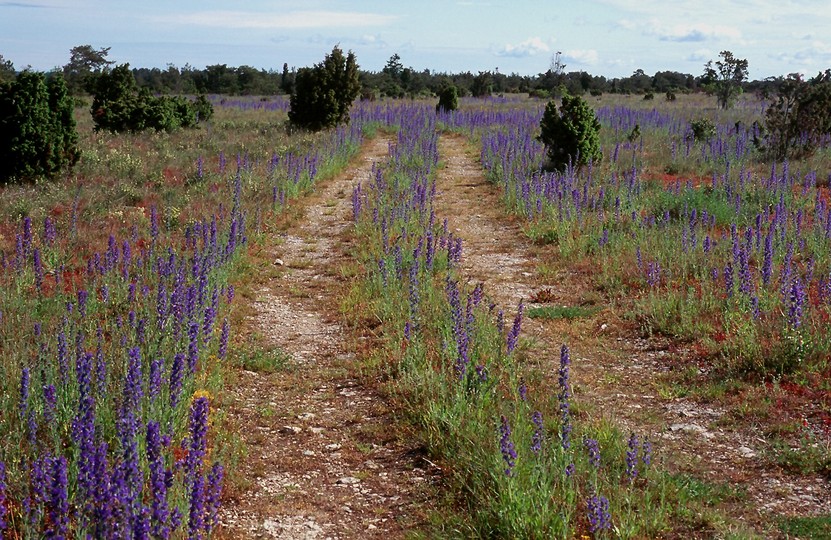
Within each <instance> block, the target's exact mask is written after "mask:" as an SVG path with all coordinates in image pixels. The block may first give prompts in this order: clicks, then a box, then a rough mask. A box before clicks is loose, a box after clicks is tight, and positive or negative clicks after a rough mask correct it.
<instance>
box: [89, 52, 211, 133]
mask: <svg viewBox="0 0 831 540" xmlns="http://www.w3.org/2000/svg"><path fill="white" fill-rule="evenodd" d="M92 90H93V99H92V108H91V112H92V119H93V121H94V122H95V129H96V130H101V129H106V130H108V131H113V132H121V131H131V132H139V131H144V130H146V129H154V130H156V131H173V130H176V129H179V128H182V127H193V126H195V125H196V123H197V122H198V121H204V120H207V119H208V118H210V117H211V116H212V115H213V106H212V105H211V104H210V103H209V102H208V100H207V99H205V96H199V98H197V100H196V102H195V103H194V102H191V101H190V100H188V99H186V98H183V97H170V96H162V97H155V96H153V94H151V93H150V90H149V89H147V88H142V89H141V90H139V89H138V87H137V85H136V80H135V78H134V77H133V73H132V72H131V71H130V66H129V64H123V65H121V66H117V67H116V68H114V69H113V70H112V71H110V72H108V73H103V74H101V75H99V76H98V77H96V78H95V80H94V83H93V85H92Z"/></svg>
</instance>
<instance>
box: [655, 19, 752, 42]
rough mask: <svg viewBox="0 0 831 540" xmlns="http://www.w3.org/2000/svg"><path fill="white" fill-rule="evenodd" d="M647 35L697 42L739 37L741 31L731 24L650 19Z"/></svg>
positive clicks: (661, 38)
mask: <svg viewBox="0 0 831 540" xmlns="http://www.w3.org/2000/svg"><path fill="white" fill-rule="evenodd" d="M646 34H647V35H652V36H657V37H658V39H660V40H661V41H680V42H699V41H707V40H710V39H722V38H726V39H734V40H736V39H741V37H742V33H741V32H740V31H739V30H738V29H737V28H734V27H732V26H726V25H721V24H707V23H695V24H685V23H682V24H675V25H668V24H665V23H662V22H660V21H658V20H656V19H651V20H650V21H649V24H648V26H647V29H646Z"/></svg>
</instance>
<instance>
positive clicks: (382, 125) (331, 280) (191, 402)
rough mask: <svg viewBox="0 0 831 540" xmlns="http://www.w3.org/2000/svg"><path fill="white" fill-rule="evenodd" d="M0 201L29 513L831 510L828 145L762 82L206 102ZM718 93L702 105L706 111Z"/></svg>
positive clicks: (760, 513)
mask: <svg viewBox="0 0 831 540" xmlns="http://www.w3.org/2000/svg"><path fill="white" fill-rule="evenodd" d="M213 102H214V106H215V108H216V115H215V116H214V118H213V119H212V120H211V121H210V122H209V123H207V124H206V125H203V126H201V127H199V128H197V129H190V130H180V131H176V132H174V133H171V134H166V133H156V134H139V135H113V134H106V133H99V132H95V131H93V129H92V122H91V119H90V117H89V113H88V108H85V107H78V108H77V109H76V111H75V112H76V117H77V120H78V124H79V133H80V135H81V143H80V146H81V151H82V155H81V159H80V161H79V163H78V164H77V166H76V167H75V169H74V170H73V172H72V173H70V174H69V175H67V176H66V177H65V178H61V179H57V180H55V181H52V182H48V181H44V182H40V183H37V184H31V185H23V186H6V187H4V188H2V189H3V192H2V197H0V284H2V286H1V287H0V358H2V361H0V370H2V371H1V372H0V373H1V374H2V377H0V380H2V383H0V384H2V392H0V400H2V403H0V411H2V412H0V430H2V433H4V434H7V436H6V437H4V439H3V441H2V443H0V461H2V463H3V464H4V467H3V469H2V474H0V480H1V481H0V508H2V510H3V513H2V516H0V517H2V521H3V524H4V525H5V527H4V529H5V532H6V534H7V536H9V537H12V538H16V537H21V538H23V537H25V538H34V537H40V536H48V537H64V536H67V535H69V536H75V535H76V533H77V535H79V537H80V536H82V535H84V533H85V534H88V535H91V537H108V538H109V537H129V536H134V537H142V538H146V537H153V538H179V537H190V538H201V537H206V536H211V535H213V536H218V537H221V538H240V537H257V536H266V537H269V536H271V537H280V538H318V537H319V538H326V537H350V538H381V537H390V536H392V537H408V538H433V537H435V538H453V537H458V538H471V537H474V538H480V537H481V538H550V537H555V538H574V537H577V538H579V537H586V538H589V537H594V538H616V537H621V538H658V537H660V538H713V537H719V538H772V537H773V538H776V537H782V538H785V537H789V538H819V537H828V536H831V498H830V497H829V495H828V494H829V493H831V491H830V490H829V488H831V486H829V475H831V409H829V406H831V393H829V392H830V391H831V388H830V387H829V382H828V381H829V367H830V366H829V363H828V360H829V357H831V330H829V321H831V204H829V181H831V152H829V149H828V148H827V147H823V148H820V150H819V151H818V152H816V153H815V154H814V155H813V156H812V157H810V158H809V159H805V160H801V161H794V162H785V163H772V162H770V161H767V160H765V159H763V158H762V157H761V154H760V153H759V152H758V150H757V148H756V146H755V144H754V139H755V140H758V139H759V138H760V137H761V136H762V135H761V133H760V132H759V127H758V124H757V123H755V122H756V121H760V120H761V118H762V112H763V110H764V103H762V102H760V101H758V100H756V99H755V98H753V97H749V96H748V97H745V98H743V99H742V100H740V101H739V103H738V104H737V106H736V107H734V108H732V109H730V110H727V111H724V110H720V109H716V108H715V102H714V101H713V98H711V97H707V96H703V95H697V94H696V95H679V96H678V99H677V100H676V101H672V102H669V101H666V102H664V101H663V100H655V101H645V100H643V99H642V96H623V95H618V96H611V95H605V96H601V97H597V98H595V97H592V98H590V99H589V103H590V104H591V105H592V107H593V108H594V109H595V111H596V114H597V117H598V118H599V120H600V122H601V125H602V129H601V144H602V150H603V159H602V160H601V161H600V162H599V163H597V164H595V165H593V166H587V167H582V168H579V169H569V170H567V171H566V172H565V173H562V174H560V173H554V172H549V171H547V170H546V168H545V164H544V157H545V150H544V147H543V145H542V144H541V143H540V142H539V141H538V140H537V139H536V136H537V134H538V133H539V124H540V118H541V115H542V111H543V108H544V106H545V102H544V101H540V100H536V99H529V98H527V97H525V96H518V95H506V96H504V97H493V98H487V99H473V98H465V99H462V100H461V106H460V108H459V110H457V111H454V112H451V113H439V114H437V113H436V112H435V103H434V102H432V101H417V100H416V101H413V100H387V101H378V102H375V101H372V102H370V101H367V102H358V103H355V104H354V106H353V108H352V112H351V121H350V123H349V124H348V126H346V127H342V128H339V129H337V130H333V131H330V132H324V133H321V134H315V135H311V134H306V133H291V132H289V131H288V130H287V129H286V111H287V103H286V101H285V100H283V99H281V98H279V97H273V98H262V99H255V98H248V99H238V100H234V99H231V98H225V99H222V98H219V97H215V98H214V99H213ZM702 119H708V120H710V121H711V122H712V124H713V125H714V126H715V130H714V133H712V134H708V135H701V134H696V135H698V136H697V137H696V136H694V133H693V128H692V126H693V125H695V124H696V123H697V122H700V121H701V120H702Z"/></svg>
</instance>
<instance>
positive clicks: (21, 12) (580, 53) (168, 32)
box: [0, 0, 831, 79]
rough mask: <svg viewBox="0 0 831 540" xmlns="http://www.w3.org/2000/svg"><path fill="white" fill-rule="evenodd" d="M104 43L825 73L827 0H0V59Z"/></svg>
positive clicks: (274, 57) (605, 68)
mask: <svg viewBox="0 0 831 540" xmlns="http://www.w3.org/2000/svg"><path fill="white" fill-rule="evenodd" d="M84 44H90V45H92V46H93V47H95V48H99V47H111V51H110V59H112V60H115V61H116V62H118V63H122V62H129V63H130V64H131V65H133V66H134V67H154V66H156V67H162V68H163V67H165V66H166V65H167V64H168V63H172V64H174V65H177V66H183V65H184V64H186V63H189V64H190V65H192V66H194V67H200V68H201V67H204V66H206V65H209V64H228V65H231V66H239V65H243V64H245V65H250V66H254V67H257V68H265V69H275V70H280V69H281V68H282V65H283V63H284V62H286V63H288V65H289V66H296V67H300V66H305V65H311V64H313V63H315V62H319V61H320V60H322V59H323V56H324V55H325V54H326V53H327V52H329V51H330V50H331V49H332V47H333V46H334V45H335V44H340V46H341V48H342V49H344V50H347V49H351V50H353V51H354V52H355V54H356V55H357V58H358V63H359V64H360V66H361V67H362V68H363V69H367V70H371V71H379V70H380V69H381V68H383V66H384V64H385V63H386V61H387V60H388V59H389V58H390V56H392V55H393V54H394V53H398V54H399V55H400V56H401V62H402V63H403V64H404V65H405V66H409V67H413V68H415V69H417V70H422V69H431V70H433V71H452V72H459V71H468V70H470V71H472V72H474V73H475V72H476V71H479V70H494V69H497V68H498V69H499V71H500V72H502V73H514V72H515V73H520V74H523V75H526V74H527V75H533V74H537V73H541V72H544V71H545V70H547V69H548V67H549V65H550V63H551V59H552V56H553V55H554V54H555V53H556V52H557V51H560V52H561V53H562V58H563V61H564V62H565V64H566V71H576V70H586V71H588V72H590V73H592V74H595V75H606V76H607V77H618V76H628V75H631V74H632V73H633V72H634V71H635V70H637V69H643V70H644V71H645V72H646V73H647V74H650V75H651V74H653V73H654V72H655V71H658V70H673V71H681V72H684V73H692V74H694V75H699V74H701V73H702V72H703V65H704V63H705V62H706V61H707V60H711V59H717V58H718V54H719V51H722V50H730V51H732V52H733V53H734V54H735V55H736V56H737V57H739V58H747V60H748V61H749V66H750V77H751V79H761V78H764V77H768V76H774V75H784V74H787V73H792V72H796V71H798V72H802V73H806V74H808V75H814V74H816V73H817V72H818V71H820V70H825V69H827V68H831V3H829V2H828V0H799V1H797V0H791V1H788V0H728V1H721V2H716V1H697V0H687V1H685V2H678V1H673V0H571V1H560V2H557V1H554V0H513V1H508V0H505V1H503V0H489V1H479V0H442V1H438V0H411V1H407V2H402V1H398V0H385V1H381V0H356V1H345V0H307V1H293V2H288V1H280V0H272V1H265V0H259V1H250V2H242V1H240V2H228V1H217V0H199V1H194V0H166V1H160V0H143V1H137V2H136V1H131V2H124V1H121V0H16V1H3V0H0V54H2V55H3V57H4V58H6V59H8V60H11V61H13V62H14V64H15V67H17V68H22V67H24V66H27V65H30V66H32V67H33V68H35V69H39V70H48V69H51V68H53V67H56V66H61V65H63V64H65V63H66V62H67V61H68V60H69V49H70V48H72V47H73V46H76V45H84Z"/></svg>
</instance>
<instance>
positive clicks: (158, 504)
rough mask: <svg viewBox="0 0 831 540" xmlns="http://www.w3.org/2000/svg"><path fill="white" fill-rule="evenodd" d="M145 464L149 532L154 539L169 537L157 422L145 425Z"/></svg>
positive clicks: (162, 463) (163, 472) (165, 490)
mask: <svg viewBox="0 0 831 540" xmlns="http://www.w3.org/2000/svg"><path fill="white" fill-rule="evenodd" d="M146 441H147V464H148V468H149V470H150V492H151V500H152V502H151V532H152V534H153V536H154V537H156V538H162V539H167V538H169V537H170V526H169V525H168V519H169V517H170V510H169V508H168V506H167V483H166V482H165V476H166V474H165V466H164V455H162V439H161V432H160V429H159V424H158V422H154V421H150V422H148V423H147V435H146Z"/></svg>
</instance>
